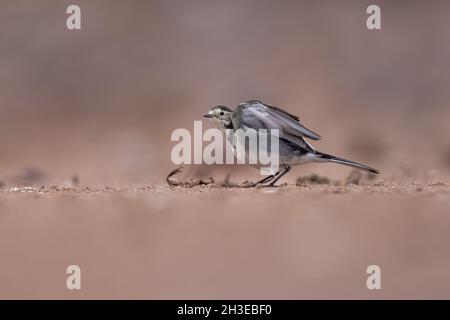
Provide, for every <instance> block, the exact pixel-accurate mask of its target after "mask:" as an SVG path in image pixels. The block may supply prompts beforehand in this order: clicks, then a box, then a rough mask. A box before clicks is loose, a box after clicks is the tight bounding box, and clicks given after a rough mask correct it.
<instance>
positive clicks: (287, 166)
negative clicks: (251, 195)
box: [265, 164, 291, 187]
mask: <svg viewBox="0 0 450 320" xmlns="http://www.w3.org/2000/svg"><path fill="white" fill-rule="evenodd" d="M290 170H291V166H290V165H288V164H286V165H285V166H284V171H283V172H281V173H280V174H279V175H278V177H276V178H275V180H273V181H272V182H271V183H269V184H268V185H265V187H276V186H275V183H276V182H277V181H278V180H280V178H281V177H282V176H284V175H285V174H286V173H288V172H289V171H290Z"/></svg>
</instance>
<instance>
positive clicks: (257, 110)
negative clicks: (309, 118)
mask: <svg viewBox="0 0 450 320" xmlns="http://www.w3.org/2000/svg"><path fill="white" fill-rule="evenodd" d="M204 117H205V118H208V119H209V120H212V121H213V122H215V123H216V124H217V125H218V128H219V129H220V130H221V131H222V132H223V133H224V134H225V133H226V132H227V130H230V129H231V131H234V130H237V129H242V130H244V131H245V130H248V129H254V130H260V129H267V130H271V129H278V132H279V151H278V152H279V164H280V168H282V170H278V171H277V172H274V173H273V174H271V175H269V176H267V177H265V178H264V179H261V180H260V181H257V182H255V183H252V184H251V185H249V186H253V187H254V186H259V185H262V186H266V187H274V186H276V185H275V184H276V182H277V181H279V180H280V179H281V178H282V177H283V176H284V175H285V174H287V173H288V172H289V171H290V170H291V169H292V166H294V165H300V164H305V163H310V162H332V163H338V164H342V165H346V166H350V167H354V168H358V169H362V170H365V171H368V172H371V173H375V174H379V173H380V171H379V170H377V169H374V168H371V167H369V166H367V165H365V164H362V163H359V162H356V161H352V160H347V159H344V158H340V157H337V156H334V155H331V154H327V153H323V152H320V151H318V150H316V149H315V148H314V147H313V146H312V145H311V143H309V142H308V141H307V140H306V139H311V140H316V141H317V140H320V139H321V136H320V135H319V134H317V133H315V132H314V131H312V130H310V129H308V128H306V127H305V126H304V125H302V124H301V123H300V119H299V117H297V116H295V115H293V114H291V113H289V112H287V111H285V110H283V109H281V108H279V107H276V106H272V105H269V104H266V103H263V102H261V101H259V100H249V101H246V102H242V103H240V104H238V106H237V107H236V108H235V110H233V109H231V108H229V107H227V106H225V105H217V106H214V107H212V108H211V109H210V110H209V112H208V113H207V114H205V115H204ZM227 138H228V139H230V138H229V137H227ZM264 183H266V184H265V185H263V184H264Z"/></svg>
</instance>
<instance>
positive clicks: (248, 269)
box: [0, 0, 450, 299]
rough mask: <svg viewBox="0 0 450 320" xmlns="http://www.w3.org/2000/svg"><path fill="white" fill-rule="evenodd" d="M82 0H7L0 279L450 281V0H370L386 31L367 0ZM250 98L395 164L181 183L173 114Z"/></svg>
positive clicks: (328, 143) (134, 290)
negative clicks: (74, 22) (73, 13)
mask: <svg viewBox="0 0 450 320" xmlns="http://www.w3.org/2000/svg"><path fill="white" fill-rule="evenodd" d="M76 3H77V4H78V5H79V6H80V7H81V19H82V23H81V25H82V28H81V30H68V29H67V27H66V19H67V17H68V15H67V13H66V9H67V5H68V4H67V3H66V2H65V1H59V0H41V1H39V2H38V1H29V0H9V1H7V0H3V1H1V3H0V29H1V30H2V32H1V33H0V43H2V44H3V46H2V54H1V55H0V70H1V72H0V298H39V299H41V298H70V299H78V298H155V299H156V298H157V299H160V298H171V299H176V298H184V299H195V298H208V299H216V298H217V299H218V298H232V299H239V298H247V299H258V298H274V299H280V298H286V299H298V298H370V299H378V298H447V299H449V298H450V250H449V248H450V187H449V186H450V126H449V119H450V90H449V89H448V88H449V87H450V73H449V72H448V70H449V69H450V67H449V61H450V60H449V57H450V42H449V41H448V39H449V38H450V2H449V1H444V0H434V1H420V0H403V1H401V0H398V1H383V0H380V1H377V4H379V6H380V7H381V10H382V14H381V19H382V20H381V25H382V28H381V29H380V30H369V29H368V28H367V25H366V19H367V17H368V15H367V11H366V10H367V8H368V6H369V5H371V4H373V3H372V1H360V0H348V1H334V0H322V1H275V0H245V1H225V0H224V1H210V0H152V1H144V0H129V1H120V0H97V1H89V0H78V1H76ZM252 99H258V100H261V101H263V102H265V103H268V104H271V105H274V106H277V107H281V108H283V109H285V110H287V111H288V112H290V113H292V114H295V115H296V116H299V117H300V119H301V122H302V123H303V124H304V125H305V126H306V127H308V128H309V129H311V130H313V131H314V132H317V133H318V134H320V135H321V136H322V140H320V141H313V142H314V143H313V145H314V146H315V147H316V148H317V149H318V150H319V151H322V152H326V153H330V154H333V155H336V156H340V157H344V158H347V159H351V160H355V161H358V162H362V163H364V164H367V165H369V166H371V167H374V168H376V169H379V170H381V174H380V175H378V176H376V177H366V176H364V175H363V176H360V175H358V174H356V173H354V172H352V171H351V169H349V168H347V167H342V166H338V165H331V164H308V165H305V166H301V167H295V168H293V170H292V171H291V172H290V173H289V174H288V175H286V176H285V177H283V180H282V181H281V182H282V183H283V184H284V183H287V186H282V187H280V188H276V189H266V188H261V189H248V188H239V187H237V186H236V185H239V184H240V183H241V182H243V181H244V180H247V179H248V180H253V181H256V179H260V178H261V177H260V176H259V175H258V172H257V170H255V169H253V168H247V167H242V168H240V167H239V168H236V167H235V166H226V165H223V166H206V165H205V166H200V165H192V166H189V165H187V166H185V171H184V172H183V173H181V174H178V175H176V176H174V177H173V178H174V179H179V181H181V182H183V181H185V182H187V183H186V184H182V185H180V186H177V187H175V186H168V185H167V183H166V176H167V174H168V173H169V172H170V171H171V170H173V169H175V168H176V167H177V166H176V165H175V164H174V163H173V162H172V161H171V150H172V147H173V146H174V145H175V143H174V142H173V141H171V134H172V132H173V131H174V130H175V129H180V128H185V129H187V130H189V132H193V124H194V121H200V120H204V118H203V117H202V115H203V114H205V113H206V112H208V110H209V109H210V108H211V107H213V106H215V105H218V104H223V105H227V106H229V107H231V108H234V107H236V106H237V104H238V103H240V102H243V101H247V100H252ZM203 126H204V127H203V128H204V129H206V128H210V127H212V124H211V123H209V122H206V121H204V122H203ZM311 142H312V141H311ZM228 175H230V176H229V178H228V179H227V178H226V177H227V176H228ZM209 177H213V178H214V181H212V180H211V179H210V178H209ZM299 178H301V179H299ZM69 265H79V266H80V268H81V273H82V275H81V286H82V289H81V290H67V289H66V279H67V277H68V274H66V268H67V267H68V266H69ZM369 265H378V266H380V268H381V287H382V289H381V290H368V289H367V287H366V279H367V277H368V276H369V275H368V274H367V273H366V269H367V267H368V266H369Z"/></svg>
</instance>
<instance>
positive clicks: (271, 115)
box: [232, 102, 320, 151]
mask: <svg viewBox="0 0 450 320" xmlns="http://www.w3.org/2000/svg"><path fill="white" fill-rule="evenodd" d="M283 112H284V111H283ZM286 114H287V113H286ZM287 115H288V114H287ZM287 115H286V116H283V115H282V113H281V112H277V111H276V110H275V111H273V109H271V108H270V107H267V106H266V105H264V104H262V103H260V102H258V103H253V104H251V105H245V104H244V105H239V106H238V107H237V108H236V110H235V111H234V113H233V116H232V122H233V127H234V128H235V129H247V128H252V129H255V130H258V129H278V130H279V134H280V138H283V139H286V140H288V141H290V142H292V143H295V144H296V145H298V146H299V147H302V148H305V149H307V150H309V151H314V148H313V147H312V146H311V145H310V144H309V143H308V142H307V141H305V139H304V138H303V137H307V138H311V139H314V140H318V139H320V136H319V135H317V134H316V133H314V132H312V131H310V130H309V129H307V128H305V127H303V126H302V125H301V124H300V123H299V122H296V121H295V120H292V121H293V122H294V123H290V122H288V121H287V120H285V119H284V118H283V117H288V116H287ZM295 124H297V125H296V126H295Z"/></svg>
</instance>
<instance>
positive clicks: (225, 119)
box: [203, 105, 233, 128]
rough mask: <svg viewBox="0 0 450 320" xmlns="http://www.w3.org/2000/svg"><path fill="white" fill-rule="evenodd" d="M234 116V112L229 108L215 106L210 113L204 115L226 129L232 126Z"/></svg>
mask: <svg viewBox="0 0 450 320" xmlns="http://www.w3.org/2000/svg"><path fill="white" fill-rule="evenodd" d="M232 114H233V110H232V109H230V108H228V107H227V106H222V105H219V106H215V107H212V108H211V109H210V110H209V112H208V113H207V114H205V115H203V116H204V117H205V118H208V119H210V120H212V121H215V122H218V123H219V124H220V125H222V126H224V127H225V128H227V127H229V126H230V125H231V115H232Z"/></svg>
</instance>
